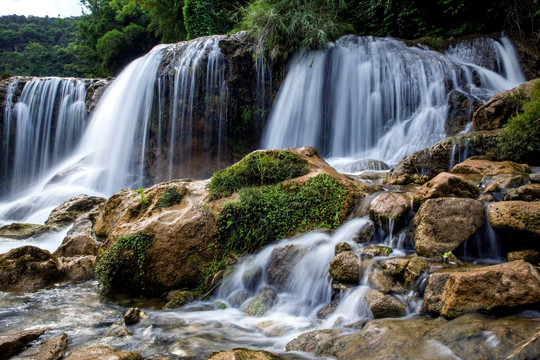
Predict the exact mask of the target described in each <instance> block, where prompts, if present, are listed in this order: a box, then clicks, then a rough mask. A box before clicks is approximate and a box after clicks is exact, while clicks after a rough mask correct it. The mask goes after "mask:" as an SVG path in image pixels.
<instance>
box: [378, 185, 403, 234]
mask: <svg viewBox="0 0 540 360" xmlns="http://www.w3.org/2000/svg"><path fill="white" fill-rule="evenodd" d="M411 207H412V204H411V198H410V197H409V196H408V195H407V194H401V193H392V192H387V193H383V194H382V195H380V196H378V197H377V198H376V199H375V200H373V202H372V203H371V206H370V208H369V218H370V219H371V220H372V221H373V222H374V223H375V224H377V225H378V226H379V227H381V228H382V229H383V230H384V231H385V232H390V231H392V232H393V233H394V234H395V233H397V232H398V231H399V230H401V229H402V228H403V226H405V222H406V220H407V218H408V216H409V212H410V210H411Z"/></svg>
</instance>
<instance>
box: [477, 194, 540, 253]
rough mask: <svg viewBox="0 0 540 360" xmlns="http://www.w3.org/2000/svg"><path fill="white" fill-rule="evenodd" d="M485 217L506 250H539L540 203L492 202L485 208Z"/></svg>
mask: <svg viewBox="0 0 540 360" xmlns="http://www.w3.org/2000/svg"><path fill="white" fill-rule="evenodd" d="M487 215H488V219H489V223H490V224H491V226H492V227H493V229H494V230H495V231H496V232H497V234H499V235H500V236H501V237H502V238H503V241H504V244H505V245H506V247H507V248H508V249H510V250H525V249H534V250H540V245H539V241H540V202H526V201H501V202H493V203H490V204H489V205H488V207H487Z"/></svg>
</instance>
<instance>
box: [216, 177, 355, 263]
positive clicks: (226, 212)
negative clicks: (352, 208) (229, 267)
mask: <svg viewBox="0 0 540 360" xmlns="http://www.w3.org/2000/svg"><path fill="white" fill-rule="evenodd" d="M346 196H347V191H346V190H345V189H344V188H343V187H342V186H340V185H339V184H338V183H337V182H336V181H335V180H334V179H332V178H331V177H329V176H328V175H326V174H319V175H317V176H315V177H313V178H311V179H309V180H308V181H307V182H306V183H305V184H303V185H300V184H298V183H291V184H289V185H287V186H284V185H282V184H278V185H274V186H265V187H261V188H246V189H243V190H242V191H241V192H240V199H239V201H238V202H237V203H229V204H227V205H226V206H225V208H224V209H223V211H222V212H221V213H220V214H219V216H218V239H219V240H220V242H221V244H222V246H224V248H225V249H226V251H229V252H234V253H237V254H242V253H245V252H253V251H255V250H257V249H259V248H261V247H263V246H265V245H267V244H269V243H271V242H273V241H276V240H279V239H282V238H284V237H287V236H291V235H293V234H295V233H298V232H305V231H310V230H313V229H318V228H328V229H334V228H336V227H337V226H339V224H340V219H341V216H342V208H343V203H344V201H345V199H346Z"/></svg>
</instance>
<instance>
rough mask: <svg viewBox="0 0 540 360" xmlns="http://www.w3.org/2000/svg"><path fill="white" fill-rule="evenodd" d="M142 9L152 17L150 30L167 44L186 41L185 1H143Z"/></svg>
mask: <svg viewBox="0 0 540 360" xmlns="http://www.w3.org/2000/svg"><path fill="white" fill-rule="evenodd" d="M142 7H143V9H144V10H145V11H147V12H148V13H149V15H150V19H151V20H150V24H149V25H148V29H150V30H151V31H153V32H154V34H155V35H156V36H160V37H161V41H162V42H165V43H170V42H178V41H182V40H185V39H186V36H187V35H186V28H185V26H184V17H183V10H182V9H183V8H184V1H183V0H143V2H142Z"/></svg>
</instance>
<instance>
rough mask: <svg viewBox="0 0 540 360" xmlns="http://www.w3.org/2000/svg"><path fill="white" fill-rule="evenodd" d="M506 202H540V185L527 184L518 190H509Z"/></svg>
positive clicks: (505, 197) (505, 198)
mask: <svg viewBox="0 0 540 360" xmlns="http://www.w3.org/2000/svg"><path fill="white" fill-rule="evenodd" d="M503 200H504V201H515V200H522V201H538V200H540V184H527V185H523V186H520V187H519V188H517V189H512V190H509V191H508V193H507V194H506V195H505V196H504V198H503Z"/></svg>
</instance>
